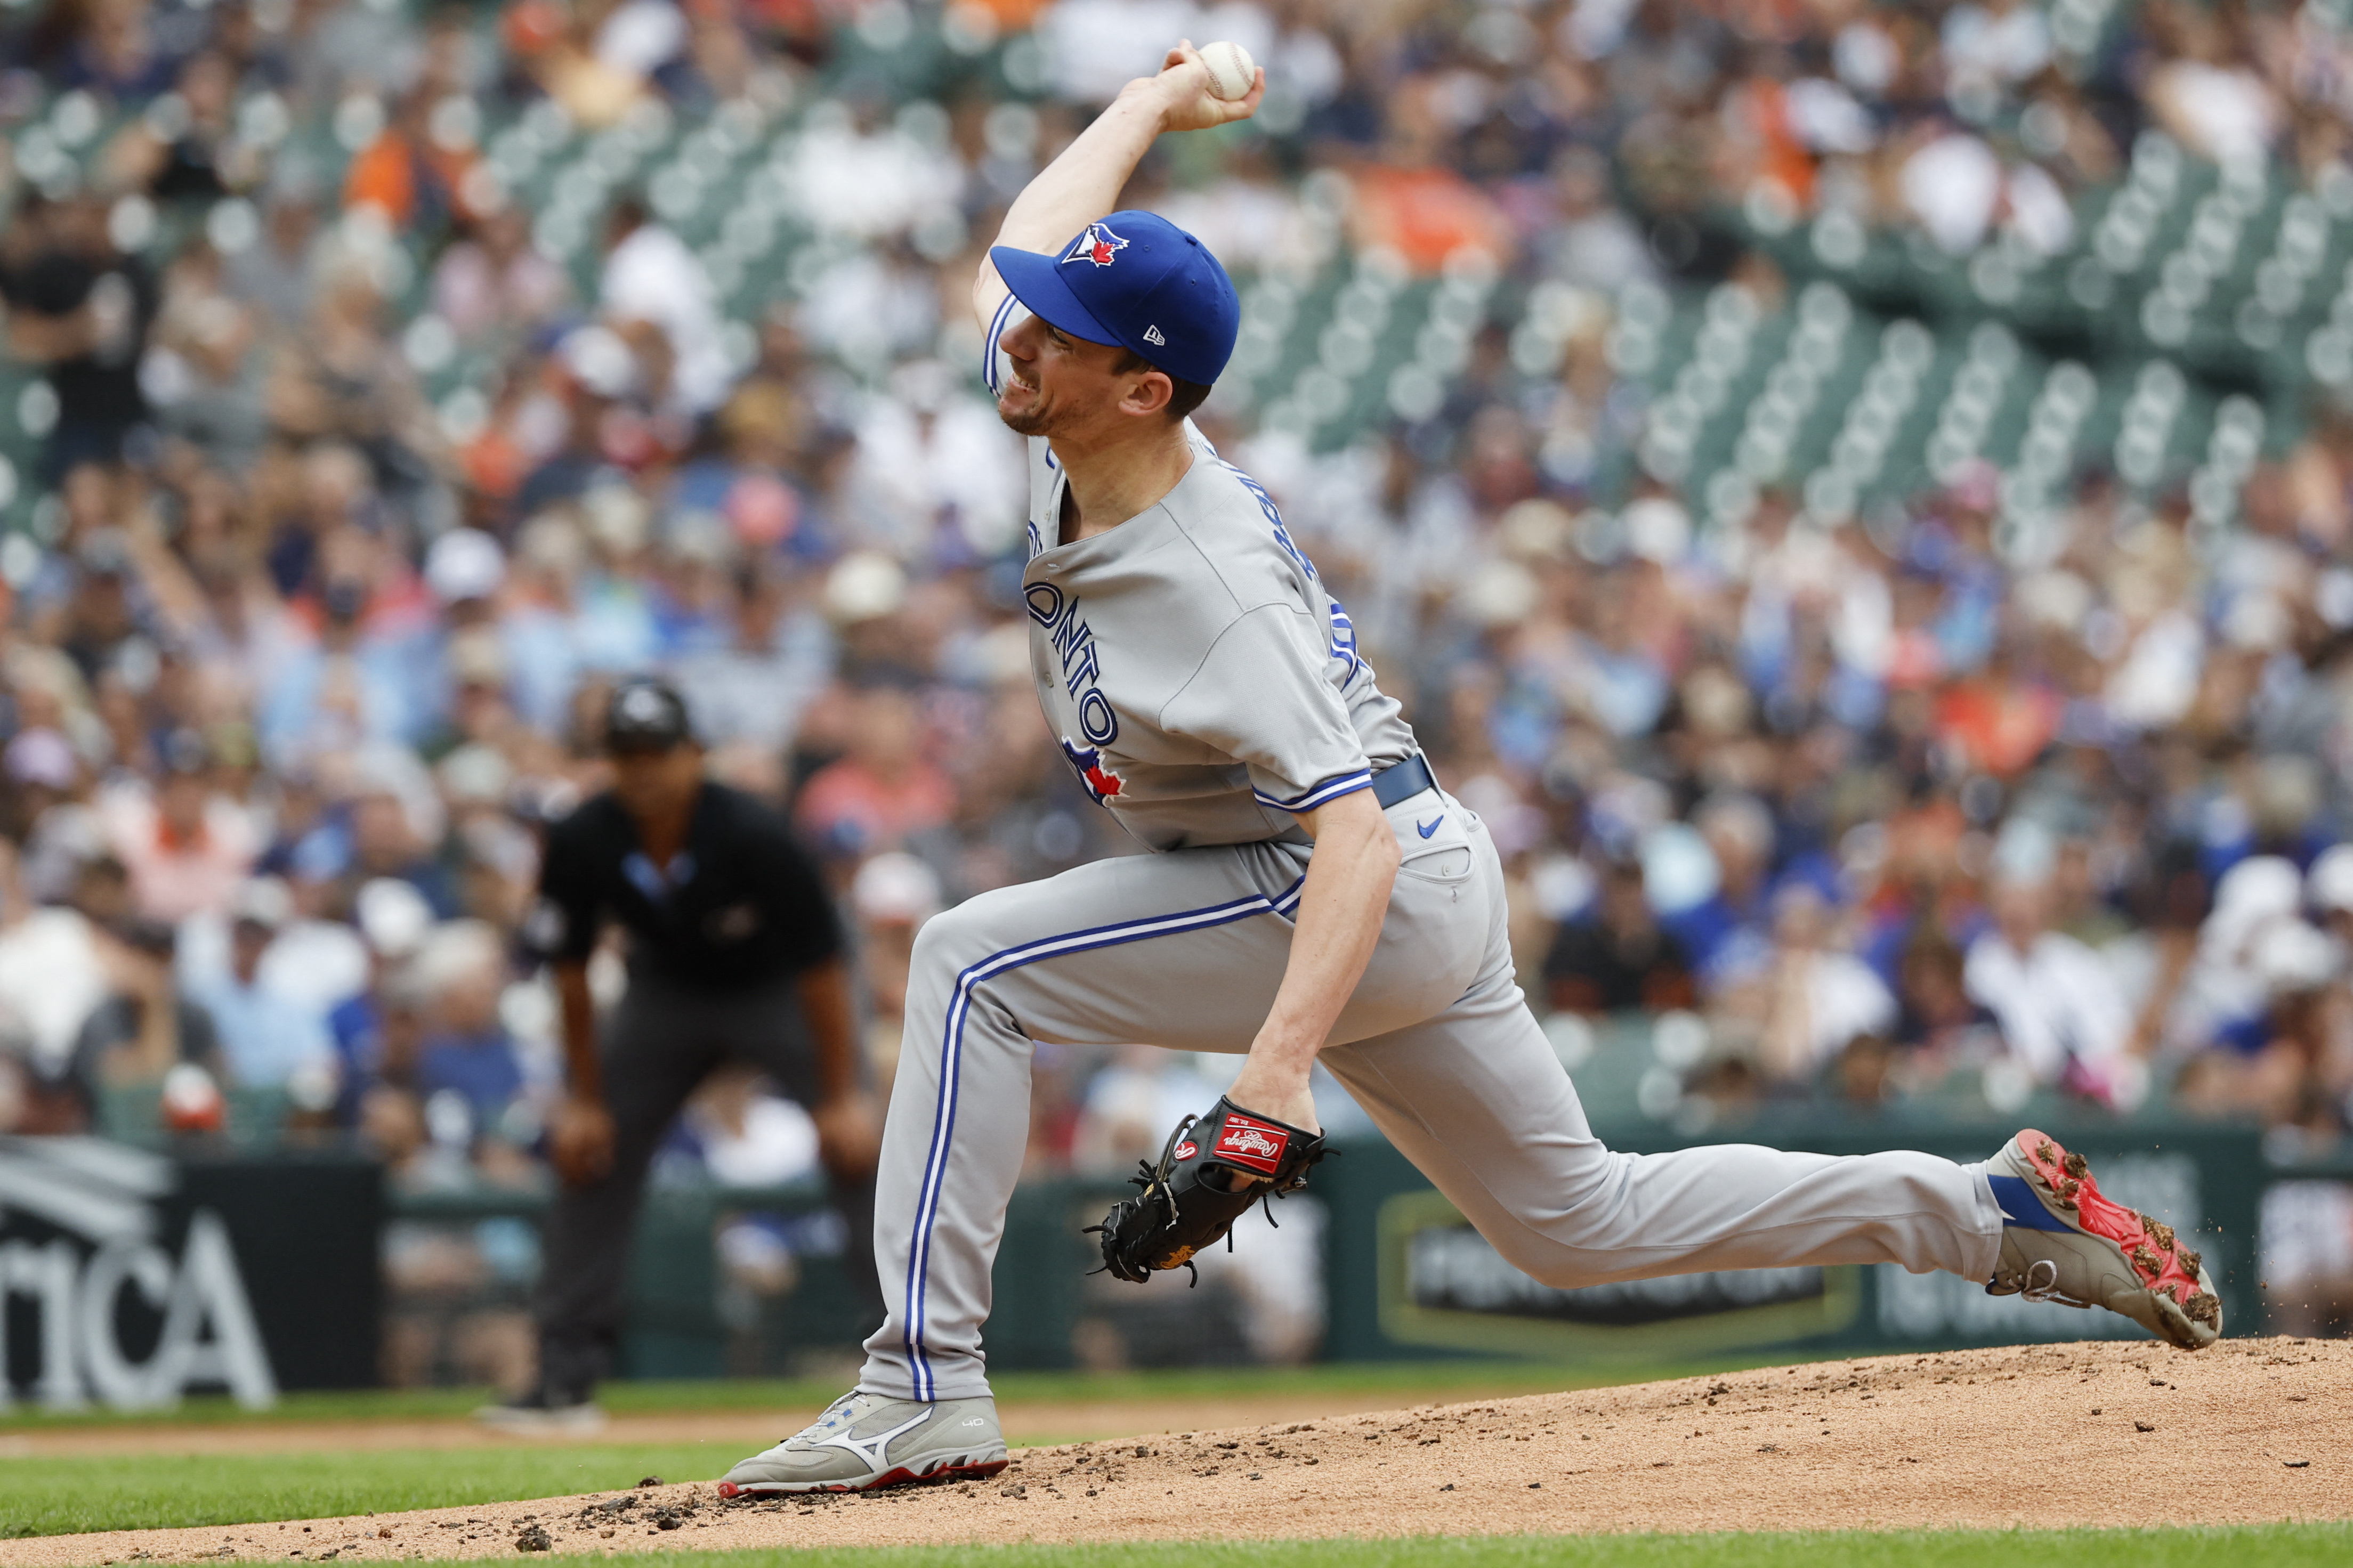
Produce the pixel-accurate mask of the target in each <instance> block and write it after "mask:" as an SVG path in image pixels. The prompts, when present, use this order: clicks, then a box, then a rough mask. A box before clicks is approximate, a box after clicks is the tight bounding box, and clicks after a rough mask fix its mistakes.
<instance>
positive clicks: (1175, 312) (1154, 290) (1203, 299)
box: [988, 212, 1242, 386]
mask: <svg viewBox="0 0 2353 1568" xmlns="http://www.w3.org/2000/svg"><path fill="white" fill-rule="evenodd" d="M988 258H989V260H991V261H993V262H995V263H996V264H997V276H998V277H1000V278H1002V279H1005V285H1006V287H1007V288H1008V289H1012V290H1013V296H1014V298H1015V299H1017V300H1020V301H1021V302H1022V303H1023V304H1024V305H1027V306H1029V309H1030V310H1031V311H1032V312H1033V313H1034V314H1035V315H1037V316H1038V317H1039V319H1040V320H1042V321H1045V322H1047V323H1048V324H1049V325H1050V326H1054V327H1059V328H1060V329H1061V330H1062V331H1065V332H1068V333H1070V334H1071V336H1072V337H1074V338H1084V339H1086V340H1087V342H1091V343H1113V344H1116V345H1117V346H1119V347H1121V348H1124V349H1127V350H1129V351H1131V352H1132V353H1136V354H1139V355H1141V356H1142V357H1143V358H1144V359H1145V360H1146V361H1147V362H1149V363H1151V364H1152V365H1153V367H1154V368H1155V369H1157V370H1163V371H1166V372H1167V373H1168V374H1170V375H1172V376H1174V377H1176V379H1177V380H1178V381H1191V382H1198V383H1199V384H1202V385H1204V386H1206V385H1208V384H1210V383H1212V382H1214V381H1216V380H1217V379H1218V375H1219V372H1221V371H1223V370H1224V369H1225V368H1226V361H1227V360H1228V359H1229V358H1231V357H1232V355H1233V352H1234V337H1235V334H1236V333H1237V332H1239V331H1240V330H1241V317H1242V309H1241V301H1240V300H1239V299H1237V298H1236V297H1235V294H1234V282H1233V279H1230V278H1229V277H1227V276H1226V269H1225V268H1222V267H1220V266H1219V265H1218V258H1216V257H1214V256H1212V255H1210V254H1209V247H1208V246H1206V245H1203V244H1202V243H1201V242H1200V241H1199V240H1198V239H1196V238H1194V237H1192V236H1191V235H1189V234H1187V233H1186V232H1185V231H1184V230H1183V229H1181V228H1178V227H1177V226H1176V225H1175V224H1173V223H1170V222H1169V221H1168V220H1167V219H1166V218H1165V217H1159V216H1155V215H1154V214H1151V213H1147V212H1117V213H1113V214H1112V215H1111V216H1109V217H1105V218H1097V219H1096V220H1095V221H1094V222H1092V223H1091V224H1089V225H1087V226H1086V228H1085V230H1084V232H1082V233H1081V234H1080V236H1079V237H1077V238H1076V239H1074V240H1072V241H1071V243H1070V244H1068V245H1066V246H1064V247H1062V248H1061V249H1060V250H1058V251H1056V252H1054V253H1052V254H1051V255H1040V254H1039V252H1037V251H1034V250H1016V249H1014V248H1013V247H1011V246H1009V245H999V246H994V247H990V249H989V252H988Z"/></svg>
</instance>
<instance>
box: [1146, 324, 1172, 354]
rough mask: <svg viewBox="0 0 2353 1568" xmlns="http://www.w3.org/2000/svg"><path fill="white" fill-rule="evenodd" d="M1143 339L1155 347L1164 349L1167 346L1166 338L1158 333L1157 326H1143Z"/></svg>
mask: <svg viewBox="0 0 2353 1568" xmlns="http://www.w3.org/2000/svg"><path fill="white" fill-rule="evenodd" d="M1144 341H1145V342H1147V343H1150V344H1152V345H1153V347H1155V348H1163V349H1165V348H1166V347H1167V346H1168V340H1167V339H1166V338H1164V337H1162V336H1161V335H1160V329H1159V328H1158V327H1146V328H1145V329H1144Z"/></svg>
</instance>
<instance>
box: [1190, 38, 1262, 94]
mask: <svg viewBox="0 0 2353 1568" xmlns="http://www.w3.org/2000/svg"><path fill="white" fill-rule="evenodd" d="M1201 63H1202V64H1203V65H1205V66H1207V67H1208V68H1209V93H1210V96H1212V97H1214V98H1222V99H1225V100H1228V101H1229V102H1230V101H1231V100H1234V99H1237V98H1248V97H1249V96H1250V83H1252V82H1254V81H1256V80H1257V79H1258V62H1257V61H1256V60H1254V59H1252V58H1250V51H1249V50H1248V49H1246V48H1244V47H1241V46H1240V44H1229V43H1225V42H1223V41H1220V42H1218V43H1214V44H1208V45H1205V46H1204V47H1202V50H1201Z"/></svg>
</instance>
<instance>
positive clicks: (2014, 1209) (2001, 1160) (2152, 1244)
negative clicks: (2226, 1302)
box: [1986, 1128, 2222, 1351]
mask: <svg viewBox="0 0 2353 1568" xmlns="http://www.w3.org/2000/svg"><path fill="white" fill-rule="evenodd" d="M1986 1179H1987V1181H1988V1182H1989V1183H1990V1184H1992V1186H1993V1195H1994V1201H1995V1202H1997V1203H1999V1204H2000V1205H2001V1216H2002V1221H2003V1224H2002V1228H2001V1260H2000V1262H1999V1263H1997V1264H1996V1265H1995V1266H1994V1275H1993V1279H1992V1281H1991V1282H1990V1283H1989V1284H1988V1285H1987V1286H1986V1289H1987V1290H1989V1292H1991V1293H1992V1294H1994V1295H1996V1296H2019V1295H2022V1296H2024V1297H2025V1298H2026V1299H2027V1300H2030V1301H2058V1302H2061V1303H2063V1304H2064V1305H2066V1306H2070V1307H2105V1308H2106V1309H2107V1310H2109V1311H2111V1312H2120V1313H2122V1314H2123V1315H2124V1316H2126V1317H2127V1318H2130V1319H2131V1320H2132V1321H2135V1322H2137V1323H2138V1324H2140V1325H2141V1327H2143V1328H2145V1329H2147V1331H2149V1332H2150V1333H2153V1334H2155V1335H2157V1336H2158V1338H2159V1339H2164V1340H2170V1341H2172V1342H2174V1343H2175V1344H2177V1345H2179V1346H2180V1347H2181V1348H2182V1349H2184V1350H2191V1351H2195V1350H2203V1349H2205V1348H2206V1347H2207V1346H2208V1345H2211V1344H2212V1343H2213V1342H2215V1341H2216V1340H2218V1339H2220V1338H2221V1334H2222V1303H2221V1299H2220V1298H2219V1297H2217V1296H2216V1295H2215V1293H2214V1282H2213V1281H2212V1280H2211V1279H2209V1278H2208V1276H2207V1273H2206V1265H2205V1262H2204V1260H2203V1259H2201V1258H2200V1257H2199V1256H2198V1254H2197V1253H2196V1252H2194V1251H2192V1250H2191V1249H2190V1248H2189V1247H2185V1246H2183V1245H2182V1244H2181V1241H2180V1238H2179V1237H2177V1236H2176V1235H2175V1234H2174V1230H2173V1227H2172V1226H2169V1225H2167V1224H2166V1223H2164V1222H2163V1221H2162V1220H2154V1219H2151V1218H2149V1217H2148V1216H2147V1215H2144V1214H2140V1213H2137V1212H2136V1211H2134V1210H2132V1209H2128V1208H2126V1207H2125V1206H2124V1205H2121V1204H2118V1203H2116V1202H2114V1201H2113V1200H2111V1199H2109V1198H2106V1197H2104V1196H2102V1195H2101V1193H2100V1187H2099V1184H2098V1183H2096V1182H2094V1180H2093V1179H2092V1171H2091V1166H2090V1165H2089V1164H2088V1163H2086V1162H2085V1161H2084V1156H2082V1155H2081V1154H2070V1153H2069V1152H2067V1151H2066V1150H2064V1149H2062V1148H2061V1147H2060V1146H2059V1145H2058V1144H2057V1143H2055V1142H2052V1140H2051V1139H2049V1138H2048V1137H2045V1136H2044V1135H2043V1134H2042V1133H2040V1132H2037V1131H2034V1130H2033V1129H2032V1128H2029V1129H2027V1130H2026V1131H2023V1132H2021V1133H2020V1134H2019V1135H2018V1136H2017V1137H2015V1138H2012V1139H2011V1140H2010V1142H2008V1143H2005V1144H2003V1145H2002V1150H2001V1152H2000V1153H1999V1154H1997V1155H1995V1156H1994V1157H1993V1158H1992V1159H1991V1160H1989V1161H1988V1162H1987V1163H1986Z"/></svg>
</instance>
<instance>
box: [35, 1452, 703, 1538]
mask: <svg viewBox="0 0 2353 1568" xmlns="http://www.w3.org/2000/svg"><path fill="white" fill-rule="evenodd" d="M742 1449H743V1445H742V1444H740V1443H679V1444H660V1445H643V1444H631V1445H628V1446H627V1447H577V1448H575V1447H513V1448H506V1447H497V1448H450V1449H425V1448H392V1449H385V1450H384V1451H381V1452H376V1453H355V1452H351V1451H347V1450H327V1451H312V1452H305V1453H292V1454H191V1455H179V1454H142V1455H139V1456H137V1457H135V1458H127V1459H126V1458H81V1457H79V1456H77V1457H75V1458H31V1459H0V1536H11V1535H60V1534H69V1533H73V1532H77V1531H86V1530H150V1529H154V1528H157V1527H160V1526H164V1525H182V1524H244V1523H249V1522H253V1521H262V1520H276V1519H316V1518H319V1517H321V1516H322V1515H332V1514H353V1513H369V1512H375V1513H392V1512H397V1511H399V1510H404V1509H413V1508H449V1507H462V1506H464V1505H467V1504H470V1503H480V1502H504V1501H507V1500H512V1499H515V1498H537V1497H563V1496H566V1495H568V1494H570V1493H573V1492H587V1491H605V1490H618V1489H626V1488H628V1487H632V1486H635V1485H636V1484H637V1483H638V1481H639V1480H640V1479H643V1478H645V1477H647V1476H659V1477H661V1478H662V1479H664V1480H670V1481H703V1480H710V1479H712V1478H713V1477H716V1476H720V1475H723V1474H725V1473H726V1470H727V1467H728V1466H730V1465H732V1464H733V1463H734V1462H735V1461H736V1460H738V1459H740V1458H743V1457H744V1455H743V1452H742Z"/></svg>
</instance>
